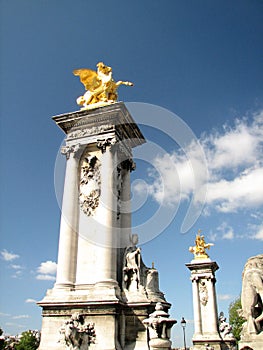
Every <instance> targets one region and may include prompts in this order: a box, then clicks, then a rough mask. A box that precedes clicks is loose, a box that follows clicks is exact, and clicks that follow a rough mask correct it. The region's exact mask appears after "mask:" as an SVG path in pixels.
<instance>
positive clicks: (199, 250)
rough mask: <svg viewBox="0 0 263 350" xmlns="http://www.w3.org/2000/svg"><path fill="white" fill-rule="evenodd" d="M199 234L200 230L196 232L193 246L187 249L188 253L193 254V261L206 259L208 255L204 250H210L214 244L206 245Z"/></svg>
mask: <svg viewBox="0 0 263 350" xmlns="http://www.w3.org/2000/svg"><path fill="white" fill-rule="evenodd" d="M200 233H201V230H198V234H197V235H196V238H195V246H194V247H189V252H191V253H193V254H194V257H195V259H208V258H209V255H208V254H207V253H206V249H210V247H212V246H213V245H214V244H213V243H206V242H205V239H204V236H201V235H200Z"/></svg>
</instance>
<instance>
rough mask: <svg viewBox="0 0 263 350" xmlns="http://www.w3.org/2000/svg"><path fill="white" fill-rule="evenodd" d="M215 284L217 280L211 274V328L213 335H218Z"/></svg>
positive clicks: (209, 280)
mask: <svg viewBox="0 0 263 350" xmlns="http://www.w3.org/2000/svg"><path fill="white" fill-rule="evenodd" d="M215 282H216V279H215V277H214V276H212V274H211V276H210V277H208V278H207V291H208V300H209V302H210V304H211V308H210V312H211V314H210V322H209V326H210V330H211V333H214V334H216V335H217V334H218V312H217V302H216V291H215Z"/></svg>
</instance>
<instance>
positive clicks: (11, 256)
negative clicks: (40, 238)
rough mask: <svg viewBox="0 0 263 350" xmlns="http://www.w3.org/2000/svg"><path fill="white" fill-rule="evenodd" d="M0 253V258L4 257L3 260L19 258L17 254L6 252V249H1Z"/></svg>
mask: <svg viewBox="0 0 263 350" xmlns="http://www.w3.org/2000/svg"><path fill="white" fill-rule="evenodd" d="M0 253H1V257H2V259H4V260H5V261H13V260H15V259H18V258H19V255H18V254H14V253H11V252H8V251H7V250H6V249H3V250H2V251H1V252H0Z"/></svg>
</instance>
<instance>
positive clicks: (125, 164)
mask: <svg viewBox="0 0 263 350" xmlns="http://www.w3.org/2000/svg"><path fill="white" fill-rule="evenodd" d="M121 167H122V169H125V170H129V171H130V172H132V171H134V170H135V169H136V163H135V162H134V161H133V159H132V158H129V159H125V160H124V161H122V162H121Z"/></svg>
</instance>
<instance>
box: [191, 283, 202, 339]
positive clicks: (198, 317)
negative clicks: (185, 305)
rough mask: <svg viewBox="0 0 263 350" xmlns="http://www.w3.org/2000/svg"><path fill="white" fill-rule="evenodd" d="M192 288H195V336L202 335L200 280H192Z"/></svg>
mask: <svg viewBox="0 0 263 350" xmlns="http://www.w3.org/2000/svg"><path fill="white" fill-rule="evenodd" d="M192 288H193V307H194V327H195V336H196V335H199V334H201V333H202V320H201V311H200V298H199V290H198V279H197V278H193V279H192Z"/></svg>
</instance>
